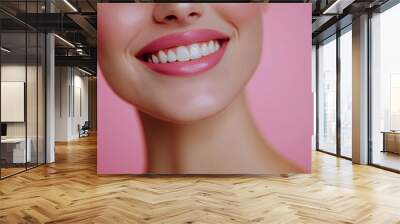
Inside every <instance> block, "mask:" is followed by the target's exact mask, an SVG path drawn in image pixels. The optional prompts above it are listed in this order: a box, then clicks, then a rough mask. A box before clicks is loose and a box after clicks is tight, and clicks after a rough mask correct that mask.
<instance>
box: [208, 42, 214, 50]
mask: <svg viewBox="0 0 400 224" xmlns="http://www.w3.org/2000/svg"><path fill="white" fill-rule="evenodd" d="M214 51H215V47H214V41H212V40H210V41H208V52H209V53H214Z"/></svg>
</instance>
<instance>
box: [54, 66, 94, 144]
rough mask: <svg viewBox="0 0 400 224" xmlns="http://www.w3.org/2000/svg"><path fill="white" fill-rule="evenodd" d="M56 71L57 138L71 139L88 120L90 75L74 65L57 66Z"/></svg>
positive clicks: (57, 139) (59, 139) (75, 137)
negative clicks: (86, 74)
mask: <svg viewBox="0 0 400 224" xmlns="http://www.w3.org/2000/svg"><path fill="white" fill-rule="evenodd" d="M55 73H56V83H55V89H56V90H55V123H56V126H55V129H56V130H55V140H56V141H70V140H73V139H77V138H78V137H79V132H78V125H83V124H84V122H85V121H87V120H88V104H89V103H88V77H86V76H84V74H83V73H82V72H80V71H79V70H78V69H76V68H72V67H56V72H55ZM80 107H81V108H80Z"/></svg>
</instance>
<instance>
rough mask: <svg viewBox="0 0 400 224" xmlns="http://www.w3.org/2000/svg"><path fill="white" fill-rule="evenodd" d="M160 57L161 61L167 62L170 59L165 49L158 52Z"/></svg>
mask: <svg viewBox="0 0 400 224" xmlns="http://www.w3.org/2000/svg"><path fill="white" fill-rule="evenodd" d="M158 59H160V62H161V63H167V61H168V56H167V54H165V52H164V51H159V52H158Z"/></svg>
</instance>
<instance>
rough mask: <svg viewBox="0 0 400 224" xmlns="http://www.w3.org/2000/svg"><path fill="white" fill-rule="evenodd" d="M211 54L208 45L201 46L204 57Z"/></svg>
mask: <svg viewBox="0 0 400 224" xmlns="http://www.w3.org/2000/svg"><path fill="white" fill-rule="evenodd" d="M208 54H209V52H208V46H207V44H206V43H202V44H201V55H202V56H207V55H208Z"/></svg>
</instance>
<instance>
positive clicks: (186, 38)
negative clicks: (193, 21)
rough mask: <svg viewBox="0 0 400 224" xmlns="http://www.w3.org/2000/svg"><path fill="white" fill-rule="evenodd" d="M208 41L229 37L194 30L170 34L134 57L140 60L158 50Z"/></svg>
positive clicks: (205, 30)
mask: <svg viewBox="0 0 400 224" xmlns="http://www.w3.org/2000/svg"><path fill="white" fill-rule="evenodd" d="M209 40H229V36H228V35H227V34H224V33H222V32H220V31H217V30H213V29H195V30H189V31H184V32H177V33H172V34H168V35H165V36H162V37H160V38H157V39H155V40H153V41H151V42H150V43H148V44H147V45H146V46H144V47H143V48H142V49H141V50H139V52H138V53H136V54H135V56H136V57H139V58H142V57H143V55H145V54H151V53H155V52H157V51H159V50H163V49H168V48H173V47H178V46H185V45H190V44H193V43H196V42H206V41H209Z"/></svg>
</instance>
